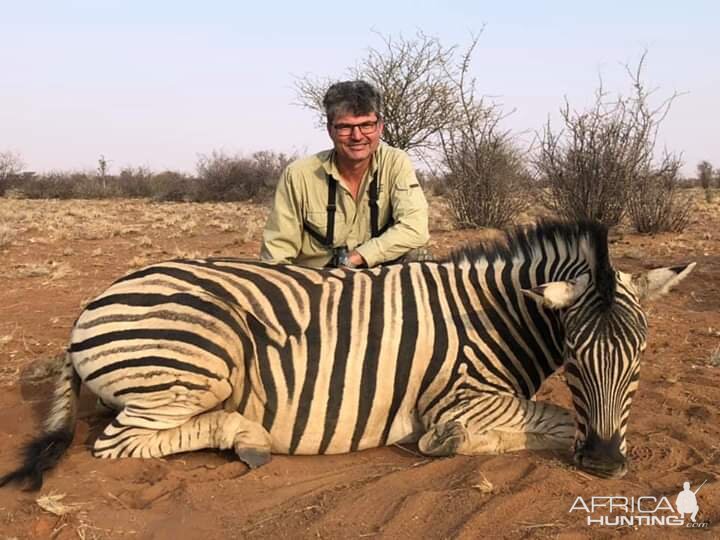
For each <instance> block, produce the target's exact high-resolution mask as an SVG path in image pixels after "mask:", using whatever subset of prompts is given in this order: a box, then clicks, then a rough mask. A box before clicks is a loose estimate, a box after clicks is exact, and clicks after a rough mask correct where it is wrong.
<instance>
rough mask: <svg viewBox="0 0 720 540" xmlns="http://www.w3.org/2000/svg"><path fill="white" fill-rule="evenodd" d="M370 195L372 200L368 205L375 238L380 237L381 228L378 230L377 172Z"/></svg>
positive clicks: (371, 184) (372, 233) (371, 228)
mask: <svg viewBox="0 0 720 540" xmlns="http://www.w3.org/2000/svg"><path fill="white" fill-rule="evenodd" d="M369 192H370V193H369V195H370V199H369V201H368V204H369V205H370V234H371V235H372V237H373V238H375V237H376V236H378V235H379V234H380V233H379V228H378V175H377V171H375V175H374V176H373V179H372V182H370V189H369Z"/></svg>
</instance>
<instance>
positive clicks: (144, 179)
mask: <svg viewBox="0 0 720 540" xmlns="http://www.w3.org/2000/svg"><path fill="white" fill-rule="evenodd" d="M115 182H116V183H117V191H118V193H120V194H121V195H122V196H123V197H127V198H129V199H138V198H148V197H151V196H152V195H153V194H154V190H153V185H154V181H153V174H152V172H151V171H150V170H149V169H147V168H146V167H124V168H122V169H120V174H119V175H118V176H117V179H116V180H115Z"/></svg>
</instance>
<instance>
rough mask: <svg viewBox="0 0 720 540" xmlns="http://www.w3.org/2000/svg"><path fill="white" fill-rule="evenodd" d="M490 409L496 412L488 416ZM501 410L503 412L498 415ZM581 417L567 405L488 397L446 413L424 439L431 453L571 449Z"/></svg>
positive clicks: (422, 446)
mask: <svg viewBox="0 0 720 540" xmlns="http://www.w3.org/2000/svg"><path fill="white" fill-rule="evenodd" d="M487 411H493V413H494V414H491V415H488V414H486V412H487ZM498 411H499V414H498ZM574 438H575V421H574V420H573V416H572V414H571V413H570V411H568V410H567V409H564V408H562V407H558V406H556V405H553V404H550V403H544V402H535V401H530V400H525V399H519V398H514V397H510V396H492V397H482V398H480V397H479V398H477V399H474V400H472V403H468V402H464V403H461V404H459V405H458V406H457V407H454V408H453V409H450V410H448V411H445V412H444V413H443V415H442V417H441V418H438V419H437V422H436V423H434V424H433V425H432V426H431V427H430V429H429V430H428V431H427V432H426V433H425V434H424V435H423V436H422V437H421V438H420V440H419V441H418V447H419V449H420V451H421V452H423V453H424V454H427V455H431V456H448V455H454V454H466V455H473V454H503V453H505V452H514V451H517V450H556V449H570V448H571V447H572V444H573V440H574Z"/></svg>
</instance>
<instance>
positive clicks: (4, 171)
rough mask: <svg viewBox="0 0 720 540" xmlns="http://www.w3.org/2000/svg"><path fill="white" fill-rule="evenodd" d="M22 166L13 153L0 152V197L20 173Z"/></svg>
mask: <svg viewBox="0 0 720 540" xmlns="http://www.w3.org/2000/svg"><path fill="white" fill-rule="evenodd" d="M23 167H24V164H23V162H22V160H21V159H20V156H19V155H18V154H16V153H14V152H10V151H7V152H0V196H2V195H4V194H5V191H6V190H7V189H8V187H9V185H10V182H11V181H12V180H13V179H14V178H15V177H16V176H17V175H18V174H20V172H21V171H22V169H23Z"/></svg>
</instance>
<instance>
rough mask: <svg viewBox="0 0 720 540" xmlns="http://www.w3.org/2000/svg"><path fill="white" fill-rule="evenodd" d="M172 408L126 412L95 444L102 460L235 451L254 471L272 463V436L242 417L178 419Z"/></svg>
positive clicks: (215, 413)
mask: <svg viewBox="0 0 720 540" xmlns="http://www.w3.org/2000/svg"><path fill="white" fill-rule="evenodd" d="M173 409H174V407H173V406H172V405H167V406H160V407H157V408H153V409H152V410H147V409H142V410H140V409H133V408H132V406H127V407H125V408H124V409H123V410H122V411H121V412H120V413H119V414H118V415H117V417H115V419H114V420H113V421H112V422H111V423H110V424H109V425H108V426H107V427H106V428H105V430H104V431H103V433H102V434H100V436H99V437H98V439H97V440H96V441H95V444H94V447H93V455H94V456H95V457H100V458H124V457H139V458H153V457H162V456H168V455H171V454H177V453H180V452H190V451H193V450H200V449H204V448H217V449H220V450H226V449H233V450H235V453H236V454H237V455H238V457H239V458H240V460H241V461H243V462H244V463H245V464H247V465H248V466H249V467H250V468H255V467H259V466H260V465H263V464H265V463H267V462H268V461H269V460H270V449H271V438H270V434H269V433H268V432H267V431H266V430H265V429H264V428H263V427H262V426H261V425H260V424H258V423H257V422H253V421H251V420H248V419H247V418H245V417H244V416H242V415H241V414H240V413H238V412H228V411H218V410H215V411H210V412H205V413H202V414H196V415H187V414H185V416H184V417H183V416H178V414H177V410H173Z"/></svg>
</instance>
